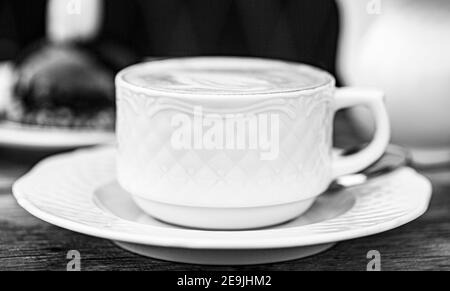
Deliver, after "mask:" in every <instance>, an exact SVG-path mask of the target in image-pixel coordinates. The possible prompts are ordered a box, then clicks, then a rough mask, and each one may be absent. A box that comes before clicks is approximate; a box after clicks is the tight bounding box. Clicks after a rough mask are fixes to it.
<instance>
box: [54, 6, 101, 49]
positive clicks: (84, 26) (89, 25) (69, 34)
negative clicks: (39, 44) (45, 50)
mask: <svg viewBox="0 0 450 291" xmlns="http://www.w3.org/2000/svg"><path fill="white" fill-rule="evenodd" d="M102 10H103V0H50V1H49V4H48V9H47V35H48V38H49V39H50V40H51V41H53V42H58V43H61V42H63V43H67V42H73V41H88V40H90V39H92V38H95V37H96V35H97V34H98V32H99V30H100V27H101V23H102Z"/></svg>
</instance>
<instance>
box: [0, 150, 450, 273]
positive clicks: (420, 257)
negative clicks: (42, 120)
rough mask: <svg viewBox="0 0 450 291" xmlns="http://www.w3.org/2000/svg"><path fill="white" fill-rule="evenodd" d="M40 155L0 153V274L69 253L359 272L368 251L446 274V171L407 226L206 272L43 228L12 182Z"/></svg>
mask: <svg viewBox="0 0 450 291" xmlns="http://www.w3.org/2000/svg"><path fill="white" fill-rule="evenodd" d="M42 157H43V154H41V153H35V152H30V151H23V150H22V151H18V150H8V149H1V148H0V270H62V271H64V270H66V265H67V263H68V260H67V259H66V256H67V252H68V251H69V250H77V251H79V252H80V254H81V264H82V270H85V271H86V270H176V271H188V270H199V271H205V270H217V271H231V270H244V271H252V270H265V271H275V270H360V271H364V270H366V268H367V264H368V262H369V260H368V259H367V258H366V256H367V253H368V252H369V251H370V250H377V251H379V252H380V253H381V268H382V270H450V171H448V172H445V171H443V172H435V173H427V175H428V176H429V177H431V179H432V181H433V187H434V193H433V199H432V202H431V206H430V209H429V211H428V212H427V213H426V214H425V215H424V216H423V217H421V218H420V219H418V220H416V221H414V222H412V223H409V224H408V225H406V226H403V227H400V228H398V229H395V230H391V231H388V232H386V233H383V234H379V235H375V236H371V237H366V238H361V239H356V240H352V241H347V242H342V243H339V244H338V245H337V246H336V247H334V248H333V249H331V250H329V251H327V252H325V253H322V254H319V255H316V256H314V257H310V258H306V259H302V260H297V261H291V262H287V263H279V264H271V265H262V266H249V267H239V268H236V267H205V266H192V265H185V264H174V263H170V262H163V261H159V260H153V259H149V258H144V257H140V256H137V255H134V254H131V253H129V252H126V251H124V250H122V249H120V248H118V247H116V246H115V245H114V244H113V243H111V242H109V241H107V240H103V239H98V238H94V237H89V236H85V235H81V234H77V233H74V232H71V231H68V230H64V229H61V228H58V227H55V226H52V225H50V224H48V223H45V222H43V221H41V220H39V219H37V218H35V217H33V216H31V215H30V214H28V213H27V212H26V211H25V210H23V209H22V208H20V207H19V205H18V204H17V203H16V201H15V200H14V198H13V196H12V195H11V185H12V183H13V182H14V181H15V180H16V179H17V178H18V177H20V176H21V175H22V174H24V173H26V172H27V171H28V170H29V169H30V168H31V167H32V166H33V165H34V164H35V163H36V162H37V161H38V160H39V159H41V158H42Z"/></svg>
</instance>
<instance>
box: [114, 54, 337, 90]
mask: <svg viewBox="0 0 450 291" xmlns="http://www.w3.org/2000/svg"><path fill="white" fill-rule="evenodd" d="M123 79H124V81H126V82H127V83H129V84H131V85H135V86H138V87H142V88H146V89H150V90H155V91H169V92H174V93H180V94H200V95H201V94H211V95H245V94H269V93H284V92H292V91H298V90H305V89H313V88H316V87H320V86H323V85H326V84H328V83H330V81H331V80H330V77H329V75H328V74H326V73H324V72H322V71H320V70H318V69H315V68H312V67H309V66H306V65H300V64H295V63H289V62H283V61H273V60H262V59H249V58H191V59H181V60H180V59H176V60H164V61H157V62H152V63H147V64H143V65H138V66H135V68H134V69H133V70H130V71H128V72H125V73H124V74H123Z"/></svg>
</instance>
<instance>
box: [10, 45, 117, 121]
mask: <svg viewBox="0 0 450 291" xmlns="http://www.w3.org/2000/svg"><path fill="white" fill-rule="evenodd" d="M14 71H15V75H16V76H15V83H14V85H13V102H12V105H11V106H9V107H10V108H9V109H8V110H7V112H6V118H7V119H8V120H9V121H14V122H18V123H22V124H27V125H38V126H45V127H70V128H75V129H113V128H114V123H115V90H114V76H115V73H116V70H115V68H112V67H111V66H108V65H107V64H106V63H105V62H104V60H103V59H102V58H100V57H99V56H98V54H95V53H93V52H92V51H91V50H89V49H87V48H85V47H81V46H72V45H50V44H40V45H38V46H37V47H34V48H32V49H31V50H30V51H29V52H26V53H25V54H24V55H23V56H22V57H21V58H20V59H19V60H17V61H16V63H15V70H14Z"/></svg>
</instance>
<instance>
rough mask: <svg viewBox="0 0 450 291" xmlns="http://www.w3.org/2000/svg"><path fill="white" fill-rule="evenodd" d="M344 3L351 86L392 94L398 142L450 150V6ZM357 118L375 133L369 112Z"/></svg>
mask: <svg viewBox="0 0 450 291" xmlns="http://www.w3.org/2000/svg"><path fill="white" fill-rule="evenodd" d="M339 2H340V5H341V10H342V11H341V13H342V17H343V18H342V19H343V37H342V40H341V49H340V59H339V69H340V73H341V75H342V77H343V80H344V83H345V85H351V86H373V87H377V88H380V89H382V90H384V91H385V92H386V93H387V96H388V98H387V102H388V110H389V114H390V117H391V122H392V127H393V132H392V133H393V142H394V143H397V144H401V145H404V146H407V147H410V148H413V149H422V150H424V149H425V150H433V151H435V150H438V149H441V150H442V149H448V150H449V151H450V114H449V110H450V1H448V0H428V1H423V0H388V1H384V0H367V1H361V0H339ZM355 117H356V120H357V123H358V124H359V125H361V127H362V128H363V129H364V132H365V133H367V134H370V132H371V125H370V124H369V122H368V118H367V115H365V114H364V111H355ZM369 121H370V119H369Z"/></svg>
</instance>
